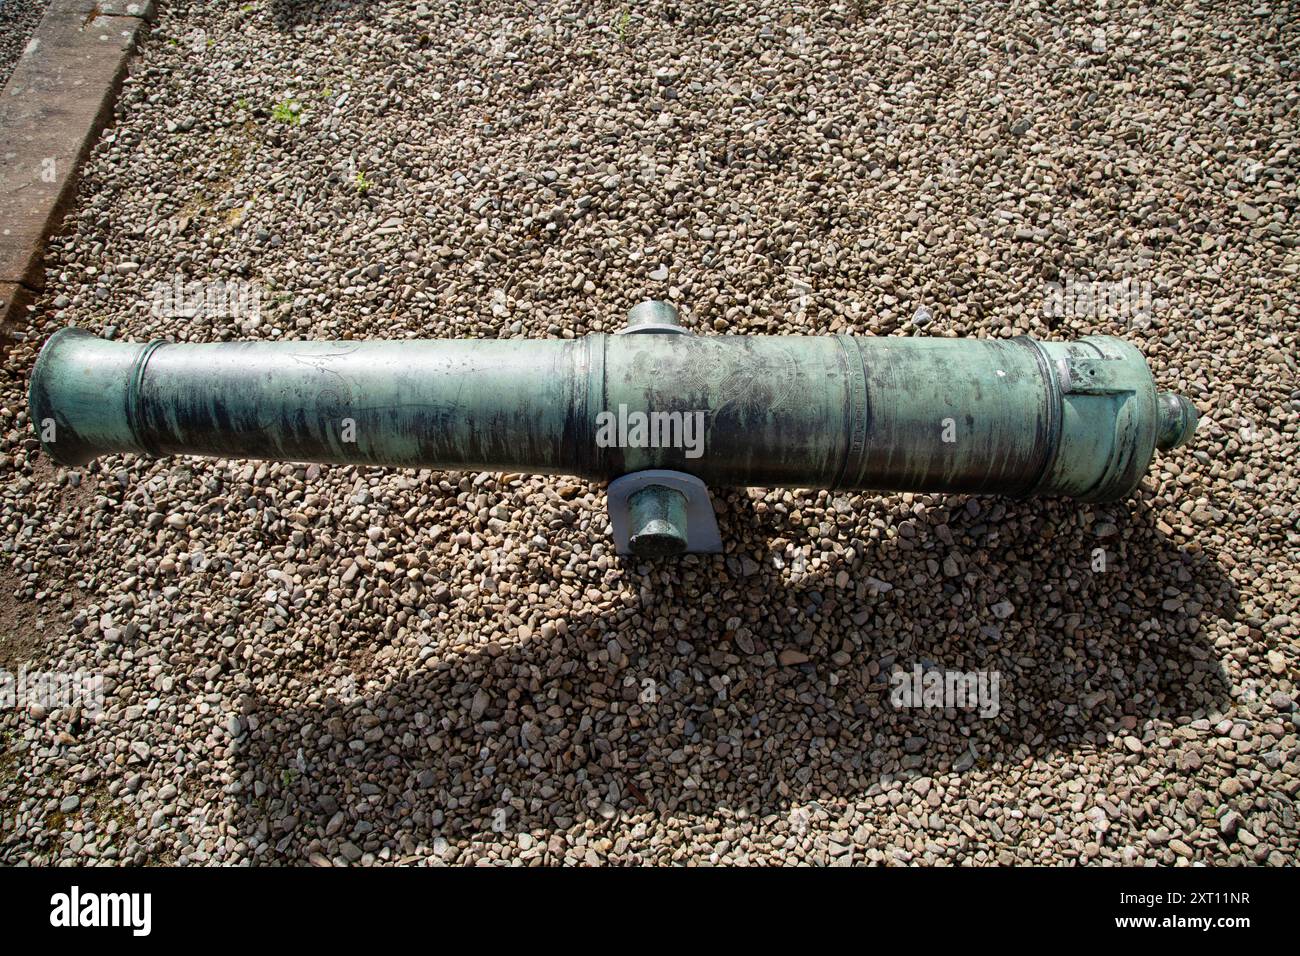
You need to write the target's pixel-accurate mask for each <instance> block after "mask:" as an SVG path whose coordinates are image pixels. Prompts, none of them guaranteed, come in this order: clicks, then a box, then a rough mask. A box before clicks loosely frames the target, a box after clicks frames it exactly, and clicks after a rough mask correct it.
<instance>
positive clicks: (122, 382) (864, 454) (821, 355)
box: [31, 329, 1194, 500]
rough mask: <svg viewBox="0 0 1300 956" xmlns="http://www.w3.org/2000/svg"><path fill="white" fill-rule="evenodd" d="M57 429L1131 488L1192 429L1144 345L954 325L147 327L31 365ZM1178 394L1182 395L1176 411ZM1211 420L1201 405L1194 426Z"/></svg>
mask: <svg viewBox="0 0 1300 956" xmlns="http://www.w3.org/2000/svg"><path fill="white" fill-rule="evenodd" d="M31 406H32V414H33V420H34V421H35V422H37V423H41V422H51V421H52V422H53V423H54V428H53V430H52V434H51V435H49V436H47V440H45V442H44V443H45V446H46V451H47V452H48V453H49V454H50V455H51V457H53V458H55V459H56V460H58V461H61V462H64V463H68V464H79V463H83V462H85V461H87V460H89V459H90V458H92V457H95V456H96V455H100V454H107V453H115V452H137V453H148V454H155V455H174V454H188V455H207V456H216V457H223V458H260V459H276V460H290V461H317V462H332V463H362V464H374V465H394V466H406V467H429V468H439V469H445V470H474V471H493V470H497V471H507V470H509V471H529V472H538V473H570V474H578V475H581V476H584V477H587V478H594V479H609V478H614V477H617V476H619V475H623V474H627V473H630V472H634V471H640V470H642V469H646V468H671V469H674V470H677V471H684V472H687V473H689V474H693V475H696V476H697V477H699V478H701V479H703V480H704V481H706V482H708V483H710V484H715V485H751V486H777V487H780V486H786V487H806V488H817V487H823V488H827V487H848V488H862V489H877V490H915V491H960V492H984V493H999V494H1008V495H1024V494H1058V495H1069V496H1073V497H1079V498H1084V499H1088V500H1104V499H1109V498H1118V497H1123V496H1125V495H1127V494H1129V493H1130V492H1131V491H1132V490H1133V488H1134V487H1135V486H1136V484H1137V483H1138V482H1139V481H1140V480H1141V478H1142V475H1143V474H1144V473H1145V471H1146V469H1147V467H1148V465H1149V463H1150V460H1151V457H1152V453H1153V451H1154V449H1155V447H1156V441H1157V436H1158V434H1161V433H1162V432H1163V433H1164V434H1165V436H1166V437H1165V440H1167V441H1172V440H1174V439H1177V438H1181V437H1182V433H1181V432H1180V431H1179V429H1178V427H1176V426H1177V422H1175V423H1174V424H1173V425H1171V424H1169V423H1168V419H1169V418H1170V416H1171V415H1174V414H1175V413H1181V410H1182V407H1183V406H1181V405H1178V404H1177V402H1176V400H1175V404H1173V405H1172V406H1167V405H1166V404H1165V403H1164V402H1162V400H1161V397H1160V396H1158V395H1157V393H1156V391H1155V387H1154V384H1153V382H1152V378H1151V374H1150V372H1149V370H1148V368H1147V365H1146V362H1145V361H1144V360H1143V358H1142V356H1141V354H1140V353H1139V352H1138V351H1137V350H1136V349H1135V348H1133V347H1132V346H1130V345H1127V344H1126V343H1124V342H1122V341H1120V340H1117V339H1110V338H1093V339H1084V340H1082V341H1080V342H1075V343H1036V342H1032V341H1030V340H1027V339H1018V340H962V339H947V338H849V337H846V336H840V337H832V336H824V337H797V336H679V335H626V336H613V335H590V336H586V337H584V338H580V339H575V340H479V339H474V340H428V341H374V342H281V343H263V342H255V343H254V342H242V343H241V342H235V343H214V344H202V345H191V344H162V345H157V346H153V347H150V346H146V345H141V344H131V343H121V342H110V341H104V340H100V339H97V338H94V337H93V336H90V335H88V334H86V333H84V332H81V331H78V330H72V329H69V330H64V331H62V332H60V333H57V334H56V335H55V336H54V337H52V338H51V340H50V342H49V343H48V344H47V346H46V348H45V350H44V351H43V353H42V355H41V358H40V360H39V361H38V362H37V365H36V368H35V370H34V372H33V377H32V385H31ZM619 409H623V410H626V411H630V412H643V413H649V412H665V411H667V412H680V413H682V414H683V415H686V414H691V413H694V412H702V413H703V418H702V420H703V423H704V433H703V445H702V454H700V455H699V456H698V457H694V456H692V455H688V454H687V449H686V448H683V447H680V446H679V447H667V448H656V447H601V446H600V445H599V444H598V443H597V441H596V435H597V427H596V416H597V415H598V414H599V413H600V412H602V411H616V410H619ZM1170 409H1172V411H1171V410H1170ZM1193 426H1194V421H1193V422H1192V423H1191V424H1190V425H1189V424H1187V423H1183V425H1182V428H1183V429H1188V428H1190V427H1193Z"/></svg>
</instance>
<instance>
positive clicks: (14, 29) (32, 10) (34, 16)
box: [0, 0, 49, 87]
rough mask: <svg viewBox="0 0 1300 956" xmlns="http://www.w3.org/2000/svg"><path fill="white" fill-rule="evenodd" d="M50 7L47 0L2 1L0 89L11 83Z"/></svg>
mask: <svg viewBox="0 0 1300 956" xmlns="http://www.w3.org/2000/svg"><path fill="white" fill-rule="evenodd" d="M48 6H49V3H48V2H46V0H0V87H3V86H4V85H5V84H6V83H8V82H9V76H10V74H12V73H13V71H14V64H15V63H17V62H18V58H19V57H20V56H22V55H23V50H24V49H26V48H27V41H28V40H29V39H31V36H32V33H33V32H35V30H36V24H38V23H40V22H41V17H42V16H44V15H45V8H46V7H48Z"/></svg>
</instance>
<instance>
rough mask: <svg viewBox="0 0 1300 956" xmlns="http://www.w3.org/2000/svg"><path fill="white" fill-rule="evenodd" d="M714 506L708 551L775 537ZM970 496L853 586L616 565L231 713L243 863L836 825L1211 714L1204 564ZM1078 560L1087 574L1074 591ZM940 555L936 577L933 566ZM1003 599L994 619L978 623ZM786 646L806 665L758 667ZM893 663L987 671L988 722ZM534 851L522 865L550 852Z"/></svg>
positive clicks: (764, 520) (831, 570)
mask: <svg viewBox="0 0 1300 956" xmlns="http://www.w3.org/2000/svg"><path fill="white" fill-rule="evenodd" d="M727 501H728V507H727V509H726V513H724V514H723V515H722V516H721V523H722V524H723V537H724V540H733V541H734V540H737V539H736V538H735V537H732V538H730V539H728V536H729V535H737V534H740V533H746V534H750V535H754V536H758V537H761V538H763V539H764V540H769V541H776V542H780V541H782V540H783V539H790V538H791V537H792V535H793V532H786V531H785V530H784V529H783V525H782V522H783V521H784V518H783V517H782V516H780V515H777V514H774V513H766V514H755V513H754V510H753V508H752V506H751V507H746V505H747V499H746V497H745V495H744V494H743V492H742V493H734V494H731V495H728V496H727ZM980 501H981V504H980V506H979V513H978V514H976V513H974V511H975V508H974V506H971V507H970V508H968V507H967V505H968V502H967V499H965V498H964V497H957V496H954V497H952V498H950V499H948V500H947V501H946V502H945V504H946V507H944V506H942V505H941V506H940V507H933V506H932V507H931V508H930V509H928V512H927V513H926V514H923V515H919V516H917V518H916V519H915V521H914V522H913V526H912V528H911V529H909V530H910V531H911V532H912V533H911V536H910V537H907V538H903V537H897V538H891V539H889V540H888V541H887V542H880V541H867V542H863V541H857V542H856V546H857V547H858V548H859V551H858V555H857V559H856V561H855V563H854V564H852V565H850V564H847V563H846V564H843V565H837V566H831V567H828V568H825V569H823V570H821V571H819V572H818V573H815V574H807V575H805V576H804V577H803V578H802V579H800V580H796V581H794V582H792V581H791V580H790V573H791V572H790V570H789V568H788V567H787V568H785V569H778V568H776V567H775V566H774V564H773V562H772V560H771V558H772V555H775V554H777V553H778V551H777V549H776V547H773V549H772V554H769V555H767V556H766V557H765V559H764V560H762V561H760V562H758V563H757V567H755V566H754V565H753V564H752V563H749V564H742V562H740V561H739V560H737V559H736V558H717V559H710V560H709V562H701V563H696V564H694V565H693V566H692V565H689V564H688V565H685V566H682V565H678V566H673V565H662V566H660V567H658V568H655V569H654V573H652V574H649V575H644V574H640V575H639V574H636V573H633V572H632V571H629V573H627V575H626V576H625V578H624V581H623V582H622V586H621V590H622V593H623V594H624V596H625V599H626V600H625V603H626V605H627V606H626V607H625V608H619V609H617V610H616V611H613V612H611V613H610V615H609V616H608V617H606V618H599V617H596V618H589V619H586V620H583V619H580V618H577V617H573V618H571V619H570V620H569V621H568V633H567V635H563V636H560V635H557V636H555V637H554V638H553V639H544V638H542V637H541V636H534V637H533V638H531V639H527V640H517V641H513V642H510V643H503V644H502V645H501V646H495V647H492V648H490V649H487V650H483V651H475V652H471V653H469V654H467V655H465V656H461V657H457V658H454V659H444V658H433V659H431V660H429V661H427V662H426V664H427V665H428V666H427V669H426V670H424V671H422V672H419V673H416V674H414V675H413V676H410V677H408V678H407V679H404V680H400V681H398V682H396V683H392V684H390V685H389V686H387V687H386V688H384V689H383V691H382V692H378V693H369V694H368V695H366V696H363V697H361V698H359V699H355V700H351V701H349V702H343V701H339V700H337V699H332V698H327V699H326V700H325V701H324V702H323V703H322V704H320V705H319V706H316V707H310V708H306V709H302V710H285V709H280V708H276V707H273V706H269V705H268V704H267V703H266V702H265V701H260V700H252V701H249V702H248V703H247V706H246V709H245V712H246V713H249V714H251V715H253V716H254V717H255V718H256V719H255V721H254V724H255V728H254V729H251V730H250V731H249V732H248V733H247V734H246V736H245V737H244V738H243V739H242V740H241V741H240V742H239V744H240V749H239V751H238V753H237V754H236V756H235V760H234V765H235V767H236V771H237V775H238V779H239V780H240V782H241V784H242V792H241V793H240V794H238V795H236V796H235V797H234V800H235V802H236V812H237V815H238V819H239V820H240V822H241V826H242V830H243V832H244V833H245V834H246V835H248V836H253V835H256V837H257V839H258V841H259V842H261V843H263V844H267V845H268V849H269V852H266V853H265V854H264V855H262V856H260V857H259V859H260V860H262V861H264V862H301V861H304V860H305V859H306V858H307V856H308V854H310V853H312V852H313V851H319V850H321V849H323V848H324V852H325V853H326V855H332V854H334V853H335V852H337V849H336V848H337V847H338V845H339V844H340V843H341V841H343V840H349V841H351V843H352V844H353V846H354V847H355V848H356V850H358V851H363V852H376V851H378V850H379V849H381V848H383V847H388V848H389V852H390V854H392V856H391V858H396V859H400V858H402V857H403V856H404V855H407V854H411V853H414V852H416V851H417V850H419V849H420V848H427V847H430V846H433V845H434V841H435V840H436V839H437V838H438V837H444V838H446V839H448V840H449V841H452V842H453V843H454V842H455V841H456V840H458V839H461V840H463V839H467V838H468V839H478V840H482V841H484V842H490V841H494V840H502V839H507V840H512V841H513V840H514V839H516V834H519V833H522V832H528V833H529V834H530V835H531V836H532V837H533V839H534V840H536V841H538V842H539V843H541V844H542V845H543V846H546V845H547V842H548V840H549V838H550V837H551V836H552V834H554V833H556V832H557V831H562V830H565V829H567V828H568V827H570V826H571V825H573V824H574V823H575V822H581V821H584V820H590V821H593V822H594V823H595V825H596V828H597V829H598V830H602V831H606V832H609V833H610V834H611V835H612V836H618V835H626V834H628V832H629V830H630V827H631V823H630V822H626V821H625V820H623V819H619V818H628V817H631V818H635V817H636V816H637V815H638V814H647V813H648V814H657V815H661V816H674V817H678V818H684V819H683V822H684V824H686V825H689V824H691V823H692V822H694V821H692V820H691V819H690V817H691V816H692V815H695V814H708V815H710V816H716V815H723V816H727V815H730V816H733V817H734V816H736V815H745V814H748V815H751V816H753V815H760V816H761V815H766V814H788V813H789V812H790V809H791V807H792V806H793V805H796V804H805V803H807V802H809V801H816V802H820V803H821V804H823V805H824V806H825V807H826V808H827V809H828V811H829V812H830V813H831V815H832V816H835V815H836V811H835V809H834V808H833V805H834V804H835V802H836V801H840V800H857V799H861V798H862V797H864V795H867V794H868V791H869V790H870V788H871V787H872V786H873V785H874V784H877V783H882V782H884V783H888V782H890V781H902V782H905V783H906V782H910V781H912V780H913V779H914V778H917V777H920V776H930V775H933V774H936V773H947V772H953V771H955V772H957V773H970V772H980V771H982V770H984V769H997V768H1007V767H1010V766H1014V765H1018V764H1023V763H1025V762H1026V761H1028V760H1032V759H1035V758H1040V757H1050V756H1052V755H1053V754H1057V753H1065V754H1070V753H1075V752H1081V751H1087V750H1092V749H1101V750H1107V751H1112V750H1113V749H1114V747H1115V746H1116V745H1115V744H1114V743H1113V742H1110V741H1108V740H1107V739H1106V738H1107V735H1108V734H1109V733H1119V734H1121V735H1124V734H1126V732H1127V729H1128V728H1131V727H1133V726H1135V725H1136V724H1138V723H1139V722H1141V721H1144V720H1148V719H1159V720H1164V721H1168V722H1170V723H1173V724H1179V723H1184V722H1187V721H1190V720H1193V719H1196V718H1198V717H1202V716H1206V715H1207V714H1210V713H1213V712H1214V711H1216V710H1217V709H1220V708H1223V707H1225V706H1226V704H1227V702H1228V688H1229V684H1228V681H1227V680H1226V678H1225V675H1224V674H1223V672H1222V670H1221V668H1220V666H1219V664H1218V661H1217V660H1216V655H1215V653H1214V649H1213V646H1212V643H1211V639H1210V638H1209V636H1208V635H1207V634H1206V631H1207V630H1208V625H1209V624H1210V623H1211V622H1212V621H1214V620H1216V619H1217V620H1225V621H1231V620H1233V619H1234V617H1235V615H1236V612H1237V594H1236V592H1235V591H1234V589H1233V588H1232V586H1231V585H1230V583H1229V582H1228V580H1227V579H1226V578H1225V576H1224V575H1223V574H1222V573H1221V571H1220V569H1219V567H1218V566H1217V565H1216V563H1215V561H1214V560H1213V559H1212V557H1211V556H1209V555H1204V554H1199V553H1195V552H1193V551H1189V550H1186V549H1184V548H1182V547H1180V546H1177V545H1175V544H1174V543H1172V542H1171V541H1170V539H1169V538H1168V537H1166V536H1165V535H1163V534H1161V533H1160V532H1159V531H1158V530H1157V528H1156V527H1155V518H1154V517H1153V516H1152V514H1151V512H1150V511H1149V510H1148V509H1147V508H1145V507H1144V506H1142V505H1141V504H1138V505H1135V506H1133V507H1132V509H1131V510H1126V509H1125V508H1121V507H1117V508H1115V509H1114V514H1113V516H1112V517H1111V518H1110V519H1109V521H1110V522H1111V523H1112V524H1113V529H1112V528H1111V527H1109V526H1106V527H1102V528H1101V537H1098V530H1099V529H1098V525H1093V526H1092V527H1085V526H1084V523H1083V522H1082V521H1080V520H1079V518H1078V513H1077V512H1075V511H1073V510H1072V509H1071V507H1070V506H1069V505H1066V504H1063V503H1057V502H1015V501H1005V500H1000V499H980ZM927 514H928V515H929V517H928V518H927V516H926V515H927ZM841 518H842V519H843V521H844V522H846V523H847V524H846V527H847V528H849V529H852V530H849V531H841V532H840V534H839V536H838V537H836V536H835V535H831V536H830V537H831V538H832V540H840V541H842V542H843V543H845V544H847V543H849V542H850V541H852V540H853V538H852V532H853V530H856V531H857V532H858V533H862V531H863V528H864V527H865V525H866V523H865V522H862V523H860V524H859V523H858V519H857V518H855V517H853V516H849V515H842V516H841ZM940 525H944V526H945V527H943V528H940ZM805 533H806V532H805ZM949 534H951V535H952V536H953V538H954V539H955V543H954V544H953V545H952V546H948V545H947V544H946V541H944V540H943V539H946V538H947V537H948V535H949ZM963 541H975V542H979V544H978V546H975V547H971V546H969V545H963ZM1044 541H1046V542H1049V543H1050V545H1051V547H1052V549H1053V554H1054V558H1053V559H1052V560H1050V561H1046V562H1045V561H1043V560H1042V557H1041V555H1042V554H1043V553H1044V552H1043V550H1042V543H1043V542H1044ZM1099 546H1104V547H1105V549H1106V552H1107V555H1108V561H1109V564H1108V570H1107V571H1106V572H1105V574H1104V575H1103V574H1097V573H1094V571H1093V569H1092V567H1093V566H1092V562H1093V560H1094V558H1095V555H1096V552H1095V550H1094V549H1095V548H1097V547H1099ZM949 557H951V558H952V560H953V561H954V562H956V563H957V564H958V565H959V567H958V568H956V569H954V568H952V567H951V566H949V567H948V568H946V569H943V568H942V564H943V563H944V562H945V560H946V559H947V558H949ZM954 570H956V571H957V572H958V573H957V574H956V575H954V574H952V572H953V571H954ZM841 571H847V572H849V574H850V575H851V577H852V579H853V583H849V584H847V585H846V584H845V583H844V579H843V576H842V575H840V572H841ZM837 575H838V576H840V582H839V583H838V584H837V583H836V580H835V579H836V577H837ZM692 576H693V577H694V580H693V581H692V580H691V578H692ZM869 577H874V578H877V579H879V581H881V582H886V584H885V585H884V587H888V585H889V584H892V585H893V587H892V589H891V590H881V587H882V586H881V585H878V584H872V585H863V584H862V582H863V581H866V580H868V578H869ZM1103 577H1104V578H1105V581H1104V585H1103V581H1102V579H1103ZM936 582H939V583H938V586H936ZM692 587H694V588H697V589H700V591H701V593H704V592H708V593H712V594H713V595H714V596H715V598H716V599H717V600H718V602H719V607H715V609H714V610H712V611H711V612H709V613H708V614H707V615H706V614H703V613H701V612H698V611H693V610H692V608H691V606H690V605H691V601H690V600H688V599H685V598H680V597H678V596H677V595H681V594H682V593H683V592H684V591H685V592H689V591H690V589H691V588H692ZM755 595H756V596H755ZM1004 600H1009V601H1010V602H1012V604H1013V605H1014V608H1013V609H1008V608H1007V607H1006V606H1005V605H1004V606H1002V607H1000V608H999V609H998V610H997V611H996V612H994V611H991V610H990V607H991V606H993V605H995V604H998V603H999V602H1002V601H1004ZM999 615H1002V616H999ZM679 618H685V619H686V620H687V623H688V626H689V628H690V629H689V630H686V631H682V630H678V629H677V625H676V624H675V623H674V622H675V621H676V620H677V619H679ZM729 619H730V620H729ZM656 624H658V626H659V629H658V630H656ZM705 632H707V633H705ZM637 635H640V636H637ZM647 635H653V637H648V636H647ZM620 638H621V642H620V643H621V645H622V648H623V654H622V655H619V657H620V658H621V659H620V660H616V661H615V662H611V661H610V660H609V655H608V652H607V651H606V650H605V649H606V648H607V647H608V646H609V644H610V642H611V640H617V639H620ZM678 642H685V643H682V644H678ZM744 646H748V647H750V648H752V650H745V649H743V648H744ZM789 649H794V650H797V651H799V652H800V653H801V654H806V655H807V657H808V660H807V661H806V662H805V663H801V664H796V665H795V666H782V665H781V664H779V663H778V662H777V655H778V654H779V653H780V652H781V651H782V650H789ZM602 652H604V653H602ZM917 665H920V666H921V667H922V668H931V667H937V668H942V669H945V670H958V671H975V670H984V671H996V672H998V674H999V677H1000V685H999V689H1000V694H999V698H1000V709H999V712H998V713H997V714H996V716H994V717H992V718H988V719H985V718H982V717H981V716H980V715H979V714H978V713H977V712H975V711H973V710H955V709H954V710H948V711H944V710H940V709H900V708H898V707H895V706H894V704H893V703H892V701H891V690H892V688H891V683H890V675H891V674H892V673H894V672H895V671H896V670H904V671H909V672H910V671H912V670H913V668H914V667H916V666H917ZM358 678H359V679H364V675H360V674H359V675H358ZM647 687H650V688H652V690H653V699H652V700H650V699H647V695H646V689H647ZM476 695H477V696H478V698H479V699H478V701H477V705H478V706H477V709H476V708H475V701H474V698H475V697H476ZM417 715H423V716H420V717H418V718H417ZM367 735H369V740H368V741H367ZM1134 759H1136V758H1134ZM255 784H257V785H259V786H257V787H256V788H255ZM262 788H265V789H264V790H263V789H262ZM909 796H910V795H909ZM885 812H888V808H886V810H885ZM327 834H328V835H327ZM634 836H635V831H633V837H634ZM323 845H324V847H323ZM553 849H559V851H560V854H561V856H556V855H555V854H554V853H552V854H550V855H548V856H547V859H548V860H551V861H557V860H558V859H560V858H562V853H563V850H562V849H560V848H559V846H554V847H553ZM636 849H637V845H636V840H635V838H633V839H632V840H631V845H630V847H629V850H630V851H631V852H635V851H636Z"/></svg>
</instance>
